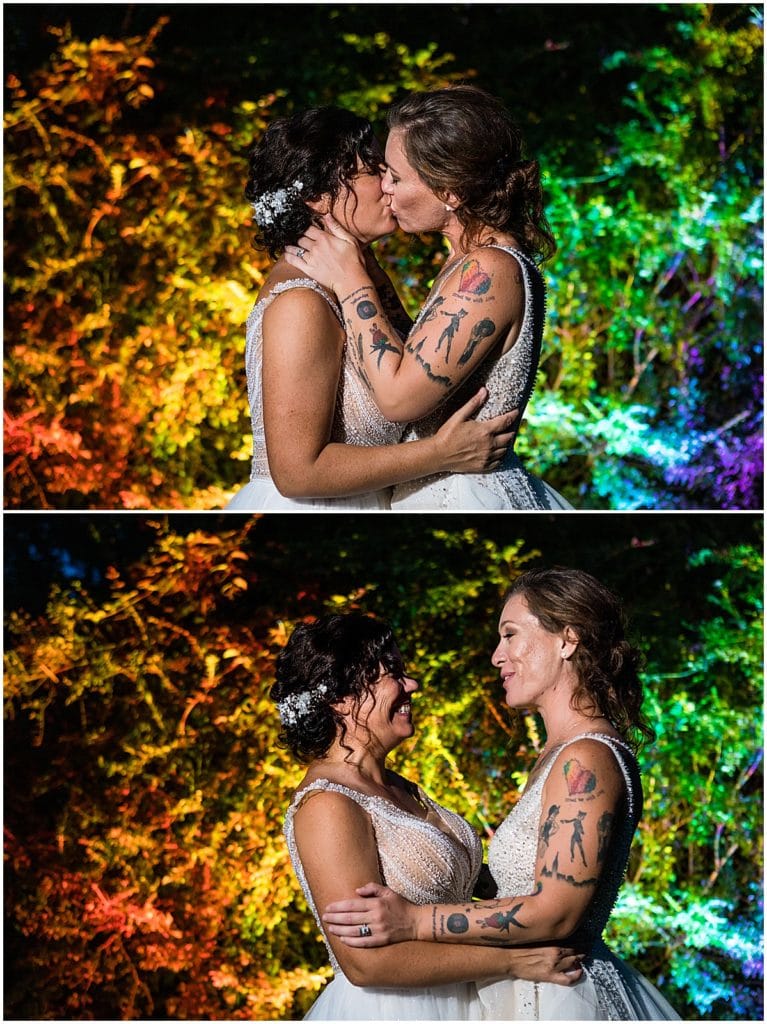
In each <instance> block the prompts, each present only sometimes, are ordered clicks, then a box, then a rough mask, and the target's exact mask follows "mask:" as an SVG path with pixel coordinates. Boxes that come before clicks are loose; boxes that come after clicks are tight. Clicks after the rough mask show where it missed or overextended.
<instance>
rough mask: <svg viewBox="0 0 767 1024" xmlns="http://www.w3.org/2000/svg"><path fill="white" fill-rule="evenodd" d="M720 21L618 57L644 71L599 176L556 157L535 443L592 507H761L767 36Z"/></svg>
mask: <svg viewBox="0 0 767 1024" xmlns="http://www.w3.org/2000/svg"><path fill="white" fill-rule="evenodd" d="M742 10H743V9H742V8H741V9H740V11H741V14H742ZM713 18H714V12H713V11H712V8H711V7H707V6H703V5H698V6H695V7H685V8H683V18H682V20H680V21H679V23H678V25H677V26H676V30H677V34H678V39H679V44H678V46H677V47H676V48H675V51H674V52H672V51H671V50H670V49H666V48H661V47H655V48H651V49H649V50H647V51H644V52H638V53H632V54H627V53H623V52H618V53H614V54H612V55H611V56H609V57H608V58H607V59H606V60H605V61H604V72H605V76H606V78H605V81H606V82H609V81H610V74H611V73H617V72H618V71H619V70H620V71H622V72H624V73H625V72H626V70H630V72H631V74H632V81H631V82H630V84H629V87H628V90H627V93H626V95H625V99H624V105H625V106H626V109H627V120H626V121H625V122H624V123H623V124H621V125H619V126H618V127H617V128H615V129H613V130H612V131H609V132H607V133H606V137H605V141H604V143H603V145H602V147H601V152H600V154H599V157H598V160H597V163H596V165H595V166H594V169H593V173H592V174H590V175H589V176H586V177H574V176H573V173H572V170H571V152H570V148H571V147H572V146H573V145H574V144H575V143H572V142H570V143H568V145H567V146H563V147H562V148H561V150H560V151H559V152H553V153H552V152H549V153H547V161H548V166H547V167H546V168H545V170H546V172H547V173H546V187H547V193H548V196H549V215H550V220H551V223H552V226H553V228H554V232H555V235H556V236H557V240H558V244H559V249H558V254H557V256H556V258H555V260H554V262H553V263H552V264H551V265H550V270H549V276H550V314H549V325H550V327H549V335H548V339H547V345H548V351H549V352H550V351H551V346H552V345H553V347H554V351H553V353H551V354H550V355H548V357H547V359H546V360H545V362H544V364H543V368H544V371H545V385H546V387H547V388H548V389H549V390H546V389H545V388H544V390H541V391H540V392H539V395H538V396H537V397H536V398H535V399H534V402H533V407H532V409H531V413H530V416H529V418H528V425H527V428H526V429H527V436H526V437H524V439H523V441H522V450H527V451H529V452H530V453H531V455H532V457H533V458H535V460H536V462H537V464H538V465H539V466H540V467H541V468H542V469H543V470H544V472H545V471H546V470H547V469H549V468H551V470H552V473H551V479H552V480H553V481H555V482H558V483H559V484H560V485H561V486H563V487H564V489H565V491H566V492H567V493H568V494H569V496H570V497H571V498H572V499H573V500H574V502H576V503H577V504H580V503H583V502H587V503H588V504H589V505H591V506H594V507H612V508H637V507H650V508H652V507H666V508H669V507H671V508H674V507H678V508H684V507H691V508H695V507H716V508H752V507H753V508H756V507H761V475H762V466H763V444H762V424H763V417H762V390H763V373H762V353H763V347H762V335H761V324H762V312H761V297H762V288H763V259H762V241H763V240H762V231H761V224H762V216H763V203H762V193H761V185H760V184H759V183H758V180H757V179H758V177H759V167H760V166H761V161H760V155H761V138H760V133H759V126H760V125H761V123H762V118H761V113H760V99H759V97H760V81H761V72H760V67H761V47H762V37H763V32H762V25H761V21H760V17H759V14H758V13H757V12H754V13H752V15H751V17H750V18H748V19H743V18H742V17H741V20H740V23H738V19H737V18H736V17H735V15H733V17H732V18H731V19H730V20H731V22H732V23H730V24H728V23H726V22H725V23H724V24H722V23H718V24H714V23H713ZM568 147H570V148H568ZM558 467H561V468H558ZM579 497H580V500H579Z"/></svg>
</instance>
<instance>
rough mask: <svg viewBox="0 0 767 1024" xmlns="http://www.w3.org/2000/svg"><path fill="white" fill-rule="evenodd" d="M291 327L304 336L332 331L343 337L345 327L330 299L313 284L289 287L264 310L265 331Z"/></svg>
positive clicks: (291, 330)
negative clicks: (313, 286) (340, 321)
mask: <svg viewBox="0 0 767 1024" xmlns="http://www.w3.org/2000/svg"><path fill="white" fill-rule="evenodd" d="M285 331H290V332H291V333H293V332H296V333H298V334H300V335H302V336H311V335H317V334H322V335H332V336H335V337H336V338H338V339H342V338H343V329H342V327H341V324H340V323H339V320H338V317H337V316H336V314H335V313H334V311H333V309H332V307H331V305H330V303H329V302H328V300H327V299H326V298H325V297H324V296H323V295H321V294H320V293H319V292H318V291H316V290H315V289H314V288H311V287H302V286H299V287H296V288H286V289H285V290H284V291H281V292H280V293H279V294H278V295H275V296H274V298H273V299H272V300H271V302H270V303H269V307H268V308H267V310H266V312H265V313H264V332H265V334H266V332H269V333H273V332H280V334H281V335H282V334H283V332H285Z"/></svg>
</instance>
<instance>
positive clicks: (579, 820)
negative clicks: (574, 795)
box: [559, 811, 588, 867]
mask: <svg viewBox="0 0 767 1024" xmlns="http://www.w3.org/2000/svg"><path fill="white" fill-rule="evenodd" d="M585 817H586V812H585V811H578V814H577V815H576V816H575V817H574V818H560V819H559V820H560V821H561V823H562V824H563V825H572V826H573V834H572V835H571V836H570V860H571V861H573V860H575V851H576V849H577V850H578V852H579V853H580V855H581V860H582V861H583V866H584V867H588V865H587V864H586V854H585V853H584V851H583V819H584V818H585Z"/></svg>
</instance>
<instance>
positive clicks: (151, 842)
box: [6, 534, 321, 1019]
mask: <svg viewBox="0 0 767 1024" xmlns="http://www.w3.org/2000/svg"><path fill="white" fill-rule="evenodd" d="M245 562H246V555H245V554H244V553H243V552H242V551H241V550H239V548H238V546H237V543H236V542H235V538H234V536H233V534H222V535H221V536H220V537H219V538H212V537H210V536H208V535H203V534H192V535H191V536H189V537H188V538H186V539H185V540H181V539H180V538H178V537H176V536H173V535H165V536H163V537H162V538H161V540H160V542H159V543H158V545H157V546H156V548H155V549H154V551H153V553H152V555H151V557H149V558H148V559H147V560H146V561H145V562H144V563H143V564H140V565H139V566H138V567H137V568H136V570H135V571H134V572H131V573H129V574H127V575H126V576H121V575H120V574H118V573H117V572H116V571H111V586H110V591H111V596H110V598H109V599H108V600H106V601H104V602H103V603H101V604H99V605H98V606H97V605H95V604H94V603H92V602H91V601H90V600H89V599H88V598H87V596H86V595H85V594H83V593H75V594H70V595H65V594H64V593H55V594H54V595H53V596H52V600H51V603H50V606H49V610H48V615H47V619H46V621H45V623H42V622H41V623H37V624H34V625H33V624H31V623H27V622H24V620H23V619H22V618H18V617H16V618H14V620H13V622H12V623H11V629H12V630H13V632H15V633H17V635H18V637H19V639H20V640H21V643H20V646H19V647H18V648H17V650H16V652H14V653H13V654H12V655H11V657H10V660H9V663H8V666H7V667H8V672H7V676H6V680H7V685H6V709H7V711H10V713H11V715H13V716H19V718H20V719H21V721H19V722H15V723H12V724H11V730H12V732H13V735H14V737H15V738H16V739H17V740H18V733H17V732H15V731H14V727H15V728H20V729H22V731H26V730H28V741H29V743H30V752H31V754H32V761H31V762H30V763H29V765H28V770H29V773H30V779H29V780H24V781H28V782H29V789H27V787H26V786H25V785H24V781H22V780H21V779H19V778H18V777H17V778H16V779H15V783H16V786H15V787H14V789H15V794H18V797H17V796H16V795H14V794H12V795H11V796H10V798H9V801H8V803H7V805H6V806H7V809H8V817H9V818H10V820H11V821H14V820H15V821H17V822H19V821H21V822H23V823H24V825H26V827H27V828H29V832H28V834H26V835H24V834H19V833H18V832H16V831H13V827H12V826H11V825H10V822H9V828H11V834H9V835H7V837H6V856H7V860H8V864H9V868H10V871H9V874H8V886H9V889H11V890H13V891H14V893H15V899H14V900H13V903H14V911H13V916H14V918H15V922H16V926H17V928H18V929H19V931H20V932H21V933H22V934H23V935H24V938H25V942H26V944H27V945H26V951H27V952H26V956H25V964H24V969H23V970H21V971H20V972H19V973H17V974H16V975H15V979H14V980H15V981H18V982H19V989H18V990H17V989H15V986H12V985H9V986H7V987H6V997H7V998H10V999H11V1000H13V999H14V998H15V999H18V998H19V993H20V992H22V993H25V994H24V995H23V999H24V1001H25V1009H24V1014H25V1015H27V1014H31V1015H32V1016H39V1017H49V1016H64V1017H70V1018H71V1017H103V1018H110V1017H113V1016H114V1015H115V1013H119V1015H120V1016H121V1017H123V1018H130V1017H136V1016H142V1017H147V1016H152V1015H158V1016H160V1017H176V1018H206V1017H207V1018H238V1019H240V1018H241V1019H248V1018H260V1019H264V1018H273V1017H278V1016H280V1015H282V1014H284V1013H285V1012H286V1011H287V1010H289V1008H290V1006H291V1003H292V999H293V993H294V991H295V990H296V989H299V988H308V989H309V991H311V990H312V989H313V988H314V987H316V984H317V983H318V982H319V981H320V980H321V975H317V974H316V973H313V972H312V971H310V970H307V969H305V968H302V967H296V968H295V969H292V970H287V971H285V970H283V971H282V973H280V967H281V966H283V965H284V964H285V962H286V960H287V961H293V962H295V963H301V962H302V958H301V956H300V955H299V953H298V950H299V948H300V944H301V943H302V942H305V936H306V933H307V931H309V930H310V923H309V920H308V918H307V917H306V916H305V914H304V913H302V912H301V908H300V907H296V908H295V909H294V908H293V906H292V904H293V900H294V898H295V891H294V890H295V882H294V879H293V876H292V871H291V869H290V866H289V863H288V861H287V857H286V851H285V849H284V846H283V841H282V836H281V831H280V826H281V820H282V815H283V812H284V794H285V792H286V788H290V787H292V786H293V785H294V784H295V781H296V769H295V768H294V766H293V765H292V763H291V760H290V758H289V757H287V756H286V755H284V754H283V753H282V752H281V751H280V750H278V749H277V747H276V726H277V724H278V722H277V720H276V716H275V715H274V713H273V709H272V705H271V704H270V703H269V701H268V698H267V689H268V685H269V679H270V674H271V654H270V653H269V651H267V649H266V648H265V647H264V643H263V641H262V640H258V639H256V636H257V635H261V636H263V635H266V634H267V632H268V628H267V624H268V625H269V626H271V625H272V620H271V617H270V615H269V613H268V612H267V611H266V610H263V611H259V610H256V609H251V611H252V614H251V615H249V617H248V621H247V624H241V625H235V626H232V625H231V623H230V622H229V621H228V618H229V615H230V612H231V609H232V606H233V602H234V600H235V598H236V597H237V596H238V595H241V594H242V593H243V590H244V589H246V588H247V586H248V582H247V580H246V578H245V577H244V576H243V575H241V572H242V570H243V565H244V563H245ZM271 639H272V640H274V642H275V643H279V642H281V639H282V636H281V634H272V635H271ZM265 778H268V779H269V780H270V782H269V784H268V785H264V779H265ZM17 787H18V788H17ZM17 799H20V800H21V801H22V804H26V805H27V806H26V809H25V811H24V814H22V816H21V817H19V814H18V812H19V807H18V806H17ZM9 805H10V806H9ZM64 806H65V807H66V811H65V813H64V814H61V813H59V812H60V810H61V808H62V807H64ZM30 811H31V813H30V814H29V816H28V817H25V815H26V814H27V813H29V812H30ZM9 988H13V989H14V991H13V993H9ZM30 1000H31V1002H30Z"/></svg>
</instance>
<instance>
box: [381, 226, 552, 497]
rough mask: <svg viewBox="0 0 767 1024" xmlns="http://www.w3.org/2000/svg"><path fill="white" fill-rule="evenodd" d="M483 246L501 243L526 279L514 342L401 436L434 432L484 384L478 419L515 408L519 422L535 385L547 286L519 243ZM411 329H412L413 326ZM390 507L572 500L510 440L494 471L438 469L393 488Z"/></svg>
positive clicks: (430, 300) (411, 438)
mask: <svg viewBox="0 0 767 1024" xmlns="http://www.w3.org/2000/svg"><path fill="white" fill-rule="evenodd" d="M487 248H493V249H502V250H503V251H504V252H507V253H509V255H511V256H512V257H513V258H514V259H515V260H516V261H517V263H518V264H519V266H520V268H521V270H522V277H523V280H524V285H525V312H524V317H523V320H522V325H521V327H520V330H519V336H518V337H517V340H516V342H515V343H514V345H512V347H511V348H510V349H509V350H508V352H506V353H504V354H503V355H502V356H500V358H498V359H486V360H485V361H484V362H483V363H481V364H480V365H479V366H478V367H477V370H476V371H475V372H474V373H473V374H472V375H471V377H470V378H469V379H468V380H467V381H466V382H465V383H464V384H463V385H462V386H461V387H460V388H459V389H458V391H457V392H456V393H455V394H454V395H452V396H451V398H450V399H449V400H448V401H447V402H446V403H445V404H444V405H441V406H440V407H439V408H438V409H435V410H434V412H431V413H429V414H428V415H427V416H425V417H424V418H423V419H421V420H419V421H418V422H417V423H413V424H411V426H410V427H409V428H408V430H407V432H406V433H405V438H404V440H405V442H407V441H415V440H417V439H418V438H423V437H432V436H433V435H434V434H436V432H437V431H438V430H439V428H440V427H441V426H442V424H443V423H444V422H445V420H446V419H447V418H448V417H449V416H451V415H452V414H453V413H454V412H455V411H456V409H458V408H459V407H460V406H461V405H463V403H464V402H467V401H468V400H469V398H471V396H472V395H474V394H476V392H477V391H478V390H479V388H480V387H481V386H482V385H485V387H487V389H488V392H489V397H488V400H487V401H486V402H485V404H484V406H483V407H482V409H481V410H480V412H479V415H478V416H477V419H480V420H486V419H492V417H493V416H499V415H500V414H501V413H507V412H511V411H512V410H513V409H518V410H519V419H518V420H517V424H519V423H521V422H522V416H523V414H524V411H525V407H526V405H527V403H528V401H529V399H530V395H531V394H532V391H533V387H534V385H535V375H536V373H537V371H538V362H539V360H540V355H541V339H542V337H543V326H544V321H545V319H546V309H545V306H546V302H545V288H544V282H543V278H542V276H541V273H540V271H539V270H538V268H537V267H536V265H535V263H534V262H533V261H532V260H531V259H530V258H529V257H528V256H526V255H525V254H524V253H522V252H520V251H519V250H518V249H513V248H511V247H510V246H506V245H494V246H488V247H487ZM439 294H440V288H436V289H435V290H434V292H433V293H432V294H431V295H430V296H429V298H428V300H427V302H426V305H425V306H424V307H423V309H422V310H421V312H420V313H419V314H418V316H417V317H416V320H415V323H414V324H413V328H412V330H413V331H416V330H417V329H418V326H419V324H420V323H421V321H422V320H423V318H424V317H425V316H426V315H427V314H428V313H429V311H430V310H431V308H432V306H433V304H434V302H435V300H436V299H437V297H438V296H439ZM411 334H412V331H411ZM391 507H392V509H397V510H403V511H406V510H408V509H422V510H426V509H434V510H436V509H451V510H461V509H541V510H543V509H571V508H572V506H571V505H570V504H569V503H568V502H567V501H566V500H565V499H564V498H563V497H562V495H561V494H559V493H558V492H557V491H555V490H554V488H553V487H550V486H549V485H548V484H547V483H545V482H544V481H543V480H540V479H538V478H537V477H535V476H533V475H532V474H531V473H529V472H528V471H527V470H526V469H525V467H524V466H523V465H522V462H521V460H520V459H519V456H518V455H515V454H514V449H513V445H512V446H511V447H510V448H509V450H508V452H507V453H506V457H505V459H504V461H503V464H502V465H501V466H500V467H499V468H498V469H497V470H495V471H493V472H492V473H473V474H470V473H461V474H458V473H439V474H436V475H434V476H429V477H423V478H422V479H420V480H413V481H411V482H410V483H405V484H400V485H399V486H398V487H395V488H394V491H393V493H392V499H391Z"/></svg>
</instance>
